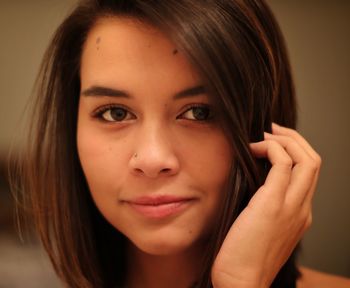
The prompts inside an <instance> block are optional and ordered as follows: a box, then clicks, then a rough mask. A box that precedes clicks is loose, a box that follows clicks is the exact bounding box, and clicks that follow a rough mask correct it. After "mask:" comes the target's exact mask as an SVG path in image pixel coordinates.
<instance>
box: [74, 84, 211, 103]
mask: <svg viewBox="0 0 350 288" xmlns="http://www.w3.org/2000/svg"><path fill="white" fill-rule="evenodd" d="M202 94H206V89H205V88H204V86H203V85H198V86H194V87H191V88H187V89H185V90H182V91H180V92H178V93H176V94H175V95H174V96H173V99H174V100H177V99H182V98H187V97H193V96H199V95H202ZM81 95H82V96H94V97H100V96H108V97H121V98H129V99H131V98H133V97H132V96H131V95H130V94H129V93H127V92H126V91H124V90H119V89H115V88H110V87H103V86H91V87H90V88H87V89H85V90H83V91H82V92H81Z"/></svg>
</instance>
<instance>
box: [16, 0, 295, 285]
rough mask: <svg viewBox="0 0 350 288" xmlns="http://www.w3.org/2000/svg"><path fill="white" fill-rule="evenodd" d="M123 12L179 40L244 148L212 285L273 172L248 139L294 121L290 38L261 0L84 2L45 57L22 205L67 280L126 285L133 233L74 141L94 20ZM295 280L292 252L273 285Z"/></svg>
mask: <svg viewBox="0 0 350 288" xmlns="http://www.w3.org/2000/svg"><path fill="white" fill-rule="evenodd" d="M118 16H126V17H132V18H134V19H137V20H140V21H144V22H145V23H148V24H151V25H153V26H154V27H156V28H158V29H159V30H161V31H163V32H165V33H166V35H168V36H169V38H170V39H171V40H172V41H173V42H174V43H176V46H177V47H178V49H180V50H181V52H183V53H184V55H186V57H187V59H188V61H190V63H191V64H192V65H193V66H194V67H195V68H196V70H197V71H198V73H199V74H200V76H201V77H202V79H203V81H204V83H205V86H206V89H207V90H208V91H209V94H210V95H211V96H212V97H213V98H214V100H215V102H216V104H217V105H218V107H219V108H220V109H219V111H220V113H221V116H222V119H223V126H224V129H225V133H226V135H227V137H228V138H229V140H230V141H231V144H232V148H233V150H234V151H235V152H236V153H235V159H233V160H232V161H233V162H234V163H233V165H232V169H231V171H230V177H229V179H228V183H229V185H228V187H227V189H226V191H225V195H224V196H223V197H224V207H223V209H221V211H220V213H221V214H220V217H219V218H220V221H219V223H218V224H217V225H216V227H215V231H213V233H212V236H211V239H209V240H210V241H209V244H208V249H206V253H207V254H206V257H205V261H204V263H203V265H202V267H203V271H202V275H201V277H200V278H199V279H198V283H197V285H198V287H201V288H209V287H212V284H211V280H210V271H211V266H212V264H213V261H214V259H215V256H216V255H217V253H218V251H219V249H220V246H221V244H222V242H223V240H224V238H225V236H226V234H227V232H228V229H229V228H230V227H231V225H232V223H233V222H234V220H235V219H236V217H237V216H238V215H239V213H240V212H241V211H242V210H243V209H244V208H245V207H246V205H247V203H248V202H249V200H250V198H251V197H252V196H253V194H254V193H255V191H256V190H257V189H258V187H259V186H260V185H261V184H262V183H263V181H264V178H265V176H266V174H267V172H268V168H269V164H268V163H267V161H262V160H260V161H257V160H256V159H254V157H253V156H252V154H251V152H250V149H249V143H250V142H253V141H260V140H262V139H263V132H264V131H271V123H272V122H276V123H279V124H281V125H284V126H287V127H291V128H295V124H296V103H295V96H294V88H293V82H292V78H291V72H290V66H289V61H288V57H287V52H286V48H285V44H284V40H283V37H282V35H281V32H280V30H279V27H278V25H277V23H276V21H275V19H274V17H273V15H272V13H271V11H270V9H269V8H268V6H267V5H266V3H265V2H264V1H263V0H202V1H199V0H167V1H163V0H85V1H81V2H80V3H79V4H78V5H77V7H76V8H75V9H74V10H73V11H72V13H71V14H70V15H69V16H68V17H67V18H66V19H65V20H64V22H63V23H62V24H61V25H60V27H59V28H58V29H57V31H56V33H55V35H54V37H53V39H52V41H51V44H50V46H49V47H48V50H47V52H46V54H45V56H44V59H43V64H42V66H41V70H40V74H39V77H38V80H37V93H36V98H35V100H34V101H33V103H32V107H33V109H32V116H31V125H30V128H29V130H28V131H29V133H28V140H27V141H28V142H27V145H26V146H27V150H26V151H25V153H23V155H22V159H21V163H20V165H19V166H18V167H19V169H18V173H17V176H19V177H20V179H19V183H20V186H19V190H20V191H21V194H20V195H19V198H20V203H22V205H24V207H30V212H31V213H32V215H33V218H34V222H35V225H36V229H37V231H38V233H39V235H40V238H41V241H42V243H43V245H44V247H45V249H46V251H47V252H48V254H49V256H50V259H51V261H52V263H53V266H54V269H55V270H56V272H57V274H58V275H59V277H60V278H61V279H62V280H63V282H64V283H65V284H66V285H67V286H69V287H79V288H81V287H84V288H85V287H86V288H90V287H91V288H92V287H94V288H96V287H114V286H116V285H120V284H122V283H123V281H124V279H123V275H124V274H125V273H124V272H125V271H124V270H123V269H125V265H124V259H125V255H124V249H123V247H124V245H125V243H124V241H125V238H124V237H123V235H121V234H120V233H119V232H118V231H116V229H115V228H114V227H112V226H111V225H110V224H108V223H107V221H106V220H105V219H104V218H103V217H102V216H101V214H100V213H99V211H98V210H97V208H96V207H95V205H94V204H93V201H92V199H91V196H90V193H89V189H88V186H87V184H86V180H85V177H84V174H83V172H82V169H81V166H80V162H79V158H78V153H77V144H76V132H77V113H78V102H79V95H80V78H79V77H80V76H79V72H80V61H81V54H82V49H83V45H84V42H85V40H86V37H87V34H88V32H89V31H90V30H91V28H92V27H93V26H94V24H95V23H96V21H98V20H99V19H100V18H103V17H118ZM17 176H15V177H16V178H17ZM297 276H298V271H297V268H296V264H295V253H294V254H293V255H292V256H291V257H290V258H289V259H288V261H287V262H286V264H285V265H284V266H283V267H282V269H281V271H280V272H279V273H278V275H277V277H276V279H275V280H274V282H273V284H272V287H285V288H288V287H295V283H296V278H297Z"/></svg>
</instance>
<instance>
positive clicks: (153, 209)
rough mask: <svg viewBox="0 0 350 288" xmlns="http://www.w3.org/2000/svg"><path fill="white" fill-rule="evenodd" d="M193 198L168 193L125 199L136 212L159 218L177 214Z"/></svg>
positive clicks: (189, 203) (188, 204)
mask: <svg viewBox="0 0 350 288" xmlns="http://www.w3.org/2000/svg"><path fill="white" fill-rule="evenodd" d="M194 200H195V199H194V198H189V197H178V196H170V195H160V196H143V197H139V198H136V199H133V200H130V201H125V202H126V203H127V204H129V205H130V207H131V208H133V209H134V210H135V211H136V212H138V213H139V214H141V215H142V216H144V217H147V218H153V219H161V218H165V217H169V216H173V215H175V214H179V213H180V212H182V211H184V210H185V209H186V208H188V207H189V206H190V205H191V204H192V202H193V201H194Z"/></svg>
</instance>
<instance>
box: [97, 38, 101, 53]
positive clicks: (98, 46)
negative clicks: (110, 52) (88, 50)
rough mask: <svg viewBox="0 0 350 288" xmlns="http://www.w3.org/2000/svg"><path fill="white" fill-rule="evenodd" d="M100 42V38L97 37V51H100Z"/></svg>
mask: <svg viewBox="0 0 350 288" xmlns="http://www.w3.org/2000/svg"><path fill="white" fill-rule="evenodd" d="M100 42H101V37H97V39H96V48H97V50H99V49H100V45H99V44H100Z"/></svg>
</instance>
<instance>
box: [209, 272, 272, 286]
mask: <svg viewBox="0 0 350 288" xmlns="http://www.w3.org/2000/svg"><path fill="white" fill-rule="evenodd" d="M212 284H213V288H269V287H270V285H268V284H266V283H265V282H264V281H262V279H256V278H254V277H244V276H243V275H240V276H239V277H235V276H233V275H229V274H226V273H220V275H215V276H213V277H212Z"/></svg>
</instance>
